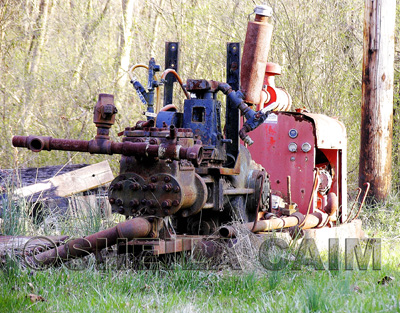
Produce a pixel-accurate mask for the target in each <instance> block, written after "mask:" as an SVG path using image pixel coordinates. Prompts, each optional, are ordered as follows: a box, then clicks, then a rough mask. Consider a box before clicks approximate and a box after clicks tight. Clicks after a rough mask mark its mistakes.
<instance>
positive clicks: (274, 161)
mask: <svg viewBox="0 0 400 313" xmlns="http://www.w3.org/2000/svg"><path fill="white" fill-rule="evenodd" d="M273 114H275V116H272V117H271V115H270V116H269V118H268V119H267V120H266V121H265V122H264V124H263V125H261V126H259V127H258V128H257V129H255V130H254V131H252V132H251V133H250V137H251V138H252V139H253V140H254V144H253V145H252V146H250V147H248V148H249V150H250V152H251V154H252V158H253V159H254V160H255V161H256V162H257V163H260V164H261V165H262V166H263V167H264V168H265V170H266V171H267V173H268V174H269V175H270V181H271V189H272V191H273V192H274V193H275V194H278V195H280V196H282V197H283V198H284V199H285V200H286V201H287V176H291V185H292V188H291V189H292V202H295V203H297V205H298V206H299V211H300V212H301V213H303V214H306V213H307V208H308V204H309V201H310V197H311V192H312V187H313V181H314V172H313V170H314V167H315V144H316V140H315V135H314V134H315V130H314V125H313V123H312V122H311V121H310V120H309V119H307V118H304V117H303V116H302V115H299V114H292V113H289V112H277V113H273ZM291 129H296V130H297V132H298V136H297V137H296V138H293V139H292V138H290V137H289V131H290V130H291ZM292 142H294V143H296V144H297V151H296V152H290V151H289V148H288V145H289V144H290V143H292ZM305 142H308V143H309V144H310V145H311V150H310V151H309V152H307V153H305V152H303V151H302V150H301V146H302V144H303V143H305ZM311 212H313V207H311V210H310V213H311Z"/></svg>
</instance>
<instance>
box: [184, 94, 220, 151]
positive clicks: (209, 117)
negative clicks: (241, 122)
mask: <svg viewBox="0 0 400 313" xmlns="http://www.w3.org/2000/svg"><path fill="white" fill-rule="evenodd" d="M207 98H208V97H207ZM220 114H221V103H220V102H219V101H217V100H214V99H212V97H211V98H209V99H187V100H185V104H184V113H183V123H182V124H183V125H182V127H184V128H191V129H192V130H193V133H194V135H198V136H199V137H200V139H201V141H202V143H203V144H204V145H205V146H209V147H210V148H211V147H213V148H214V147H217V146H219V145H221V142H220V141H221V139H222V132H221V121H220Z"/></svg>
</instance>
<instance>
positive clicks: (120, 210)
mask: <svg viewBox="0 0 400 313" xmlns="http://www.w3.org/2000/svg"><path fill="white" fill-rule="evenodd" d="M124 212H125V210H124V207H122V206H120V207H119V208H118V213H119V214H124Z"/></svg>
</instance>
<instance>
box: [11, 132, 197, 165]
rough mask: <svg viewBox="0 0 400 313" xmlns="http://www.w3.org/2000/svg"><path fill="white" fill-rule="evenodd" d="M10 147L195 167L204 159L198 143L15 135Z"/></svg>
mask: <svg viewBox="0 0 400 313" xmlns="http://www.w3.org/2000/svg"><path fill="white" fill-rule="evenodd" d="M12 144H13V146H14V147H21V148H28V149H30V150H32V151H34V152H40V151H42V150H47V151H51V150H63V151H79V152H89V153H92V154H123V155H126V156H143V157H150V158H156V157H158V158H160V159H172V160H182V159H185V160H189V161H191V162H192V163H193V164H194V165H195V166H198V165H199V164H200V163H201V161H202V159H203V147H202V146H201V145H198V144H195V145H193V146H191V147H182V146H180V145H176V144H160V145H151V144H148V143H145V142H129V141H125V142H113V141H110V140H105V139H94V140H90V141H86V140H75V139H58V138H52V137H44V136H14V137H13V139H12Z"/></svg>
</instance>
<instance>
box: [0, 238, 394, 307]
mask: <svg viewBox="0 0 400 313" xmlns="http://www.w3.org/2000/svg"><path fill="white" fill-rule="evenodd" d="M398 248H400V246H399V245H397V249H398ZM384 250H385V260H390V261H389V262H385V264H383V267H382V270H380V271H373V270H367V271H358V270H355V271H349V272H346V271H338V272H336V273H331V272H329V271H315V270H313V269H305V270H303V271H295V272H293V271H286V272H282V271H281V272H264V273H254V272H250V273H247V272H242V271H240V272H239V271H221V272H218V271H193V270H183V269H181V268H179V267H176V268H175V269H174V270H158V271H133V270H127V271H126V270H125V271H122V270H121V271H116V270H110V271H99V270H96V269H95V268H94V267H89V268H87V269H86V270H84V271H79V272H78V271H71V270H68V269H67V268H65V267H62V268H57V269H55V268H52V269H49V270H46V271H43V272H38V271H35V272H32V271H29V270H26V269H21V268H20V266H19V265H18V264H15V263H10V264H9V267H8V268H7V269H5V270H4V271H3V272H0V281H1V291H0V312H25V311H28V310H31V311H33V312H142V311H161V312H221V311H222V312H400V284H399V281H400V275H399V274H398V264H396V263H397V262H400V258H399V256H398V255H397V256H394V255H390V250H392V247H389V246H386V247H385V248H384ZM385 275H388V276H393V277H394V278H395V280H393V281H391V282H390V283H389V284H388V285H384V286H382V285H379V284H378V281H379V280H380V279H381V278H382V277H384V276H385ZM356 289H357V290H356ZM30 293H33V294H37V295H40V296H42V297H44V298H45V299H46V302H35V303H32V302H31V301H30V300H29V298H27V296H28V294H30Z"/></svg>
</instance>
